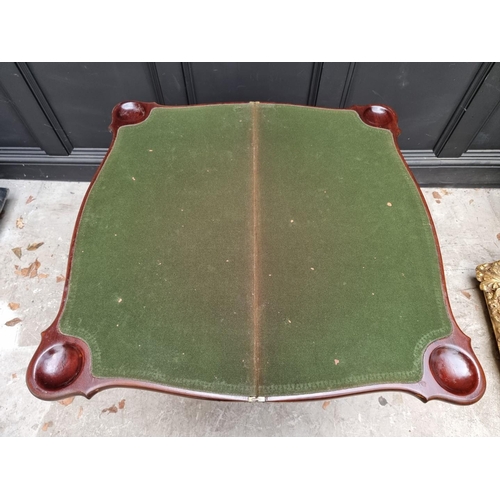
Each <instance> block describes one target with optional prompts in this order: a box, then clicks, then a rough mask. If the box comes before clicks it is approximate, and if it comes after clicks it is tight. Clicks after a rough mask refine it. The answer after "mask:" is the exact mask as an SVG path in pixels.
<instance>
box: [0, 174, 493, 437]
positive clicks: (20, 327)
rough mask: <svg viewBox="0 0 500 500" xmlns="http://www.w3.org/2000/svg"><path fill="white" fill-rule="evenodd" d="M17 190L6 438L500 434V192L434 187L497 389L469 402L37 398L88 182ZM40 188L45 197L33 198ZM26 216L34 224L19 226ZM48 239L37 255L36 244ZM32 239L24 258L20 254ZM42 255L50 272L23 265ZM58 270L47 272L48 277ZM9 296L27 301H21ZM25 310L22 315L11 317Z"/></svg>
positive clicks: (9, 255) (3, 420)
mask: <svg viewBox="0 0 500 500" xmlns="http://www.w3.org/2000/svg"><path fill="white" fill-rule="evenodd" d="M1 185H2V186H5V187H8V188H9V189H10V194H9V199H8V202H7V205H6V207H5V210H4V214H3V217H2V218H1V219H0V244H1V246H0V248H1V252H0V273H1V276H2V280H1V283H0V435H2V436H500V356H499V354H498V352H497V350H496V344H495V341H494V336H493V332H492V329H491V326H490V324H489V317H488V315H487V311H486V307H485V305H484V300H483V297H482V292H480V291H479V288H478V283H477V282H476V280H475V272H474V270H475V267H476V265H477V264H481V263H483V262H492V261H494V260H498V259H500V241H499V238H500V236H497V235H498V234H499V233H500V190H493V189H491V190H479V189H437V188H435V189H433V188H427V189H424V194H425V197H426V199H427V201H428V203H429V207H430V209H431V212H432V215H433V218H434V222H435V224H436V228H437V232H438V236H439V239H440V243H441V250H442V253H443V259H444V265H445V273H446V279H447V283H448V292H449V296H450V300H451V305H452V308H453V312H454V315H455V317H456V320H457V322H458V324H459V325H460V327H461V328H462V330H463V331H464V332H465V333H466V334H467V335H468V336H470V337H471V338H472V345H473V348H474V349H475V352H476V354H477V356H478V358H479V360H480V362H481V364H482V365H483V368H484V371H485V373H486V377H487V383H488V387H487V390H486V394H485V395H484V397H483V398H482V399H481V400H480V401H479V402H478V403H476V404H474V405H471V406H467V407H460V406H455V405H452V404H448V403H442V402H439V401H432V402H430V403H427V404H423V403H422V402H420V401H419V400H418V399H416V398H415V397H413V396H410V395H407V394H403V393H397V392H386V393H379V394H369V395H362V396H353V397H348V398H343V399H337V400H332V401H329V402H323V401H320V402H311V403H283V404H248V403H216V402H207V401H198V400H193V399H185V398H181V397H177V396H168V395H165V394H157V393H152V392H147V391H138V390H132V389H110V390H106V391H104V392H102V393H99V394H97V395H96V396H95V397H94V398H93V399H92V400H90V401H88V400H86V399H85V398H83V397H76V398H74V399H72V400H66V401H64V402H63V403H64V404H62V403H61V402H52V403H49V402H44V401H40V400H38V399H36V398H35V397H33V396H32V395H31V393H30V392H29V391H28V389H27V388H26V384H25V375H26V367H27V365H28V363H29V360H30V358H31V356H32V354H33V353H34V351H35V349H36V346H37V345H38V341H39V335H40V332H41V331H42V330H43V329H44V328H46V327H47V326H48V325H49V324H50V323H51V322H52V320H53V319H54V317H55V315H56V313H57V310H58V308H59V305H60V300H61V296H62V291H63V285H64V282H63V281H57V276H59V275H64V274H65V272H66V262H67V254H68V251H69V243H70V239H71V234H72V231H73V225H74V222H75V219H76V215H77V212H78V209H79V207H80V203H81V200H82V198H83V195H84V193H85V191H86V188H87V186H88V184H85V183H63V182H60V183H59V182H41V181H1ZM29 197H33V198H34V200H33V201H31V202H30V203H26V202H27V200H28V198H29ZM20 217H22V219H23V221H24V227H23V228H22V229H19V228H18V227H16V220H17V219H18V218H20ZM38 242H44V244H43V246H41V247H40V248H38V249H37V250H34V251H31V252H27V251H26V247H27V246H28V245H29V244H31V243H38ZM15 247H22V248H23V255H22V257H21V260H19V259H18V258H17V257H16V255H15V254H14V253H13V252H12V251H11V249H12V248H15ZM35 258H37V259H38V260H39V262H40V263H41V266H40V268H39V269H38V273H39V274H42V277H41V278H38V277H37V278H31V279H30V278H25V277H21V276H18V275H16V274H15V273H14V270H15V268H14V265H20V266H21V267H26V266H28V265H29V263H31V262H33V261H34V260H35ZM44 275H47V276H46V277H43V276H44ZM9 303H19V304H20V306H19V308H18V309H17V310H15V311H13V310H11V309H10V308H9V306H8V304H9ZM16 317H19V318H21V319H22V322H20V323H18V324H17V325H15V326H6V325H5V323H6V322H7V321H10V320H12V319H13V318H16Z"/></svg>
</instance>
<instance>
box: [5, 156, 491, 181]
mask: <svg viewBox="0 0 500 500" xmlns="http://www.w3.org/2000/svg"><path fill="white" fill-rule="evenodd" d="M106 151H107V150H106V149H101V148H99V149H97V148H76V149H74V150H73V151H72V153H71V154H70V155H68V156H49V155H47V154H45V153H44V152H43V151H42V150H41V149H38V148H0V179H24V180H51V181H73V182H90V181H91V180H92V177H93V175H94V173H95V171H96V170H97V167H98V166H99V165H100V163H101V161H102V159H103V158H104V155H105V153H106ZM402 153H403V156H404V157H405V160H406V161H407V163H408V165H409V166H410V168H411V170H412V172H413V174H414V175H415V177H416V179H417V181H418V183H419V185H420V186H423V187H425V186H443V187H463V188H465V187H482V188H499V187H500V150H476V151H471V152H467V153H464V154H463V155H462V156H461V157H460V158H437V157H436V156H435V155H434V153H433V152H432V151H431V150H403V151H402Z"/></svg>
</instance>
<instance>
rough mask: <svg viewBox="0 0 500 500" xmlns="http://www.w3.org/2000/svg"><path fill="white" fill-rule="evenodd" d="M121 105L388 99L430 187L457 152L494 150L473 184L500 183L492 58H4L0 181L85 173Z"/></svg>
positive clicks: (339, 104)
mask: <svg viewBox="0 0 500 500" xmlns="http://www.w3.org/2000/svg"><path fill="white" fill-rule="evenodd" d="M126 100H141V101H156V102H158V103H160V104H170V105H186V104H203V103H216V102H245V101H262V102H282V103H292V104H302V105H310V106H316V105H317V106H322V107H331V108H345V107H349V106H351V105H354V104H358V105H359V104H387V105H389V106H391V107H392V108H393V109H395V111H396V112H397V114H398V117H399V125H400V128H401V131H402V133H401V136H400V137H399V145H400V147H401V149H402V150H403V152H404V153H405V156H407V160H408V161H409V163H410V165H411V166H413V165H412V162H413V164H414V165H415V168H416V170H418V168H419V164H418V161H420V167H422V168H423V166H425V167H426V169H427V170H428V172H427V170H426V172H427V173H426V181H425V182H426V183H429V182H428V181H430V183H432V182H431V181H432V178H433V175H434V174H435V177H434V178H435V179H436V180H437V182H440V183H446V182H447V181H446V175H448V174H447V173H446V172H448V173H449V174H450V177H449V178H450V183H455V184H456V182H457V181H456V179H457V175H458V177H460V175H459V174H457V173H456V172H455V174H453V175H452V171H451V170H447V171H445V172H443V171H440V172H438V171H437V170H435V171H433V170H432V168H438V169H441V170H443V168H445V167H450V168H451V167H453V168H455V169H456V168H459V167H460V168H461V169H462V170H461V171H463V172H465V170H463V168H464V166H465V165H464V164H463V162H462V163H461V159H462V158H464V157H463V153H464V152H466V151H468V152H469V153H468V156H467V158H468V162H469V166H468V167H467V168H469V169H470V168H472V167H474V162H476V160H477V158H476V157H477V156H478V155H475V156H474V153H473V151H474V150H476V149H478V150H485V149H487V150H493V151H489V152H487V153H484V152H481V154H480V155H479V156H480V157H481V162H482V163H480V164H479V163H478V164H477V165H476V166H481V167H482V168H483V175H479V171H478V179H479V178H481V179H482V180H481V182H486V183H487V184H495V182H500V179H497V174H498V171H499V167H500V161H499V158H500V155H499V153H500V151H499V150H500V106H498V103H499V102H500V65H499V64H494V63H478V62H470V63H468V62H463V63H311V62H297V63H0V178H1V177H20V178H25V175H28V177H30V176H33V175H34V176H35V177H36V175H38V176H39V177H40V178H43V177H44V175H45V177H46V178H47V177H48V178H64V179H71V178H75V179H76V178H80V177H82V176H83V177H89V176H90V175H91V172H92V171H93V170H95V167H96V165H97V164H98V160H99V158H100V157H102V155H103V153H104V149H105V148H107V147H108V146H109V143H110V140H111V135H110V133H109V131H108V125H109V121H110V114H111V110H112V108H113V106H114V105H115V104H116V103H118V102H120V101H126ZM33 148H35V149H33ZM471 152H472V153H471ZM47 155H49V157H48V156H47ZM446 158H455V159H456V160H453V161H452V162H451V163H450V162H449V161H448V163H446V160H443V159H446ZM417 160H418V161H417ZM477 161H479V160H477ZM422 162H423V163H422ZM31 167H33V168H31ZM429 168H430V169H431V170H429ZM82 169H83V170H82ZM485 169H486V170H485ZM445 170H446V169H445ZM423 171H424V170H421V172H423ZM34 172H39V174H36V175H35V174H34ZM56 172H57V173H56ZM83 172H85V173H83ZM485 172H486V173H485ZM471 175H472V174H471V173H470V172H468V174H467V179H469V180H468V181H467V182H468V183H469V184H470V179H471ZM443 176H444V177H443ZM485 176H486V177H485ZM452 178H453V179H452ZM472 178H473V176H472ZM443 179H444V180H443ZM485 179H486V181H485ZM487 179H490V181H488V180H487Z"/></svg>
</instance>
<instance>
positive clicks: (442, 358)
mask: <svg viewBox="0 0 500 500" xmlns="http://www.w3.org/2000/svg"><path fill="white" fill-rule="evenodd" d="M157 107H162V108H169V106H160V105H159V104H156V103H146V102H137V101H132V102H122V103H119V104H117V105H116V106H115V108H114V109H113V112H112V122H111V125H110V130H111V132H112V133H113V140H112V143H111V146H110V148H109V149H108V152H107V154H106V156H105V157H104V159H103V161H102V163H101V165H100V167H99V168H98V170H97V172H96V173H95V175H94V178H93V179H92V182H91V184H90V186H89V189H88V190H87V193H86V195H85V197H84V199H83V202H82V205H81V208H80V211H79V213H78V218H77V221H76V225H75V230H74V232H73V237H72V240H71V249H70V253H69V259H68V268H67V273H66V282H65V285H64V292H63V297H62V302H61V307H60V309H59V312H58V314H57V316H56V318H55V320H54V322H53V323H52V325H51V326H50V327H49V328H48V329H47V330H45V331H44V332H43V333H42V339H41V342H40V345H39V347H38V349H37V350H36V352H35V354H34V356H33V358H32V360H31V362H30V364H29V366H28V370H27V374H26V381H27V384H28V388H29V390H30V391H31V392H32V393H33V394H34V395H35V396H37V397H38V398H41V399H44V400H49V401H53V400H58V399H63V398H66V397H70V396H75V395H81V396H85V397H86V398H91V397H92V396H94V395H95V394H96V393H98V392H99V391H101V390H103V389H108V388H112V387H130V388H135V389H146V390H152V391H158V392H164V393H169V394H176V395H180V396H186V397H193V398H201V399H208V400H217V401H247V402H248V401H250V402H254V401H269V402H271V401H272V402H278V401H308V400H318V399H331V398H336V397H342V396H349V395H354V394H362V393H370V392H378V391H404V392H407V393H410V394H412V395H414V396H416V397H418V398H419V399H421V400H422V401H424V402H427V401H430V400H433V399H439V400H442V401H447V402H451V403H456V404H471V403H474V402H476V401H478V400H479V399H480V398H481V397H482V395H483V394H484V391H485V389H486V381H485V377H484V372H483V369H482V367H481V365H480V364H479V361H478V360H477V358H476V356H475V354H474V352H473V351H472V347H471V342H470V339H469V337H467V336H466V335H465V334H464V333H463V332H462V331H461V330H460V328H459V327H458V325H457V323H456V321H455V318H454V317H453V313H452V311H451V306H450V302H449V299H448V294H447V291H446V283H445V276H444V271H443V262H442V257H441V252H440V250H439V243H438V239H437V235H436V229H435V227H434V224H433V222H432V218H431V215H430V212H429V209H428V207H427V204H426V201H425V199H424V197H423V195H422V192H421V191H420V188H419V187H418V184H417V182H416V180H415V177H414V176H413V174H412V172H411V171H410V169H409V167H408V165H407V163H406V161H405V160H404V157H403V156H402V154H401V151H400V149H399V147H398V143H397V137H398V135H399V134H400V129H399V127H398V122H397V116H396V113H395V112H394V111H393V110H392V109H391V108H389V107H388V106H385V105H383V106H381V105H368V106H352V107H351V108H349V109H351V110H354V111H356V112H357V113H358V114H359V116H360V118H361V119H362V120H363V121H364V122H365V123H366V124H367V125H370V126H372V127H378V128H385V129H387V130H390V131H391V132H392V134H393V137H394V145H395V147H396V148H397V151H398V153H399V155H400V157H401V159H402V161H403V163H404V165H405V166H406V169H407V172H408V175H409V176H410V177H411V178H412V179H413V182H414V183H415V185H416V187H417V189H418V191H419V193H420V196H421V199H422V203H423V205H424V207H425V210H426V212H427V216H428V218H429V221H430V225H431V228H432V232H433V235H434V240H435V244H436V248H437V251H438V259H439V267H440V275H441V286H442V292H443V296H444V300H445V305H446V309H447V312H448V315H449V318H450V321H451V323H452V326H453V328H452V333H451V334H450V335H449V336H448V337H446V338H443V339H440V340H437V341H435V342H432V343H431V344H429V345H428V347H427V348H426V350H425V352H424V355H423V375H422V379H421V380H420V381H419V382H417V383H410V384H403V383H387V384H372V385H364V386H359V387H352V388H349V389H340V390H333V391H328V392H318V393H313V394H298V395H289V396H272V397H265V398H264V397H259V398H255V397H248V396H237V395H234V396H233V395H226V394H213V393H208V392H199V391H192V390H186V389H180V388H176V387H170V386H167V385H162V384H158V383H153V382H147V381H143V380H134V379H127V378H98V377H94V376H93V375H92V366H91V365H92V357H91V352H90V349H89V346H88V345H87V343H86V342H84V341H83V340H80V339H78V338H76V337H72V336H69V335H65V334H63V333H62V332H61V331H60V329H59V320H60V318H61V315H62V312H63V310H64V306H65V303H66V299H67V296H68V289H69V280H70V275H71V265H72V261H73V256H74V250H75V239H76V235H77V232H78V227H79V224H80V219H81V217H82V212H83V208H84V206H85V202H86V200H87V197H88V196H89V193H90V191H91V188H92V186H93V184H94V182H96V179H97V177H98V175H99V172H100V170H101V168H102V167H103V165H104V163H105V162H106V159H107V157H108V155H109V153H110V151H111V150H112V148H113V145H114V142H115V139H116V135H117V132H118V129H119V128H120V127H121V126H123V125H131V124H135V123H140V122H142V121H144V120H145V119H146V118H147V117H148V116H149V114H150V112H151V110H152V109H154V108H157Z"/></svg>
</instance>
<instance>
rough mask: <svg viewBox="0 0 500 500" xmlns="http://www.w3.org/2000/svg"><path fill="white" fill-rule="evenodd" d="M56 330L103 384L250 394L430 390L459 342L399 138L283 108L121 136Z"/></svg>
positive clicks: (166, 113) (355, 120) (179, 113)
mask: <svg viewBox="0 0 500 500" xmlns="http://www.w3.org/2000/svg"><path fill="white" fill-rule="evenodd" d="M134 179H135V180H134ZM387 203H391V204H392V206H388V205H387ZM256 215H257V219H256V220H255V216H256ZM292 221H293V222H292ZM254 292H255V293H256V297H257V298H256V299H254V296H253V293H254ZM60 325H61V330H62V331H63V332H64V333H66V334H69V335H74V336H77V337H80V338H82V339H83V340H85V341H86V342H87V343H88V344H89V346H90V348H91V352H92V371H93V373H94V375H96V376H99V377H127V378H135V379H141V380H147V381H152V382H159V383H163V384H167V385H170V386H174V387H179V388H186V389H193V390H201V391H208V392H213V393H219V394H238V395H248V396H256V395H264V396H272V395H287V394H306V393H313V392H321V391H328V390H332V389H339V388H345V387H353V386H359V385H366V384H370V383H379V382H412V381H417V380H419V379H420V377H421V374H422V354H423V351H424V349H425V347H426V346H427V345H428V344H429V343H430V342H432V341H433V340H435V339H437V338H441V337H444V336H446V335H448V334H449V333H450V332H451V323H450V320H449V318H448V316H447V313H446V309H445V305H444V299H443V295H442V291H441V284H440V277H439V267H438V258H437V252H436V249H435V245H434V240H433V236H432V231H431V228H430V225H429V221H428V219H427V216H426V213H425V210H424V207H423V205H422V202H421V199H420V196H419V194H418V191H417V189H416V188H415V186H414V184H413V182H412V181H411V179H410V177H409V176H408V174H407V172H406V169H405V167H404V165H403V163H402V160H401V159H400V157H399V155H398V153H397V151H396V149H395V147H394V142H393V138H392V134H391V133H390V132H389V131H387V130H382V129H375V128H372V127H369V126H367V125H365V124H364V123H362V121H361V120H360V119H359V117H358V115H357V114H356V113H355V112H352V111H351V112H350V111H335V110H322V109H314V108H304V107H296V106H286V105H271V104H246V105H218V106H206V107H204V106H202V107H192V108H189V107H188V108H174V109H161V108H160V109H154V110H153V111H152V112H151V115H150V117H149V118H148V119H147V120H146V121H145V122H143V123H141V124H138V125H133V126H126V127H122V128H121V129H120V130H119V132H118V136H117V139H116V141H115V144H114V147H113V150H112V152H111V153H110V155H109V157H108V159H107V161H106V163H105V165H104V167H103V169H102V170H101V173H100V175H99V178H98V179H97V181H96V183H95V184H94V186H93V188H92V191H91V193H90V196H89V198H88V201H87V204H86V206H85V209H84V212H83V217H82V219H81V222H80V227H79V232H78V236H77V239H76V246H75V256H74V260H73V266H72V271H71V276H70V288H69V294H68V298H67V302H66V306H65V309H64V312H63V315H62V318H61V322H60ZM256 337H257V341H256ZM254 346H256V348H257V352H256V353H254ZM256 360H258V362H257V363H256ZM256 364H257V366H256ZM256 368H257V369H256Z"/></svg>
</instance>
